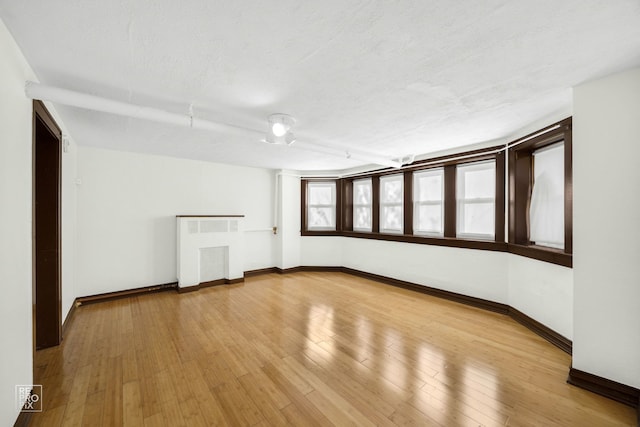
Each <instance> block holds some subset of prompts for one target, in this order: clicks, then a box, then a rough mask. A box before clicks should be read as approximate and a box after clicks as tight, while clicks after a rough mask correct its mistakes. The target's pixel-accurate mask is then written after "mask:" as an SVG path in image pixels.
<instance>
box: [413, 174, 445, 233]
mask: <svg viewBox="0 0 640 427" xmlns="http://www.w3.org/2000/svg"><path fill="white" fill-rule="evenodd" d="M443 196H444V169H443V168H437V169H431V170H427V171H422V172H414V174H413V233H414V234H420V235H433V236H442V235H443V232H444V203H443Z"/></svg>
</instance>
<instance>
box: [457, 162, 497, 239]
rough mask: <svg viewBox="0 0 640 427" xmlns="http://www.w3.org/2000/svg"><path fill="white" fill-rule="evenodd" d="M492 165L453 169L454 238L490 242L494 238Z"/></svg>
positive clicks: (494, 163)
mask: <svg viewBox="0 0 640 427" xmlns="http://www.w3.org/2000/svg"><path fill="white" fill-rule="evenodd" d="M495 205H496V162H495V161H494V160H491V161H488V162H487V161H483V162H476V163H467V164H462V165H458V166H457V167H456V212H457V220H456V224H457V227H456V236H458V237H463V238H465V237H466V238H475V239H493V238H494V236H495V210H496V207H495Z"/></svg>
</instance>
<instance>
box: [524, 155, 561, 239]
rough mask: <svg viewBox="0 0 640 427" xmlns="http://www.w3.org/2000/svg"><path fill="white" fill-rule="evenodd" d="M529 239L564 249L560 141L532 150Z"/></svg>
mask: <svg viewBox="0 0 640 427" xmlns="http://www.w3.org/2000/svg"><path fill="white" fill-rule="evenodd" d="M529 240H531V244H534V245H537V246H548V247H552V248H558V249H564V143H558V144H553V145H550V146H547V147H544V148H541V149H539V150H536V151H534V152H533V190H532V192H531V205H530V207H529Z"/></svg>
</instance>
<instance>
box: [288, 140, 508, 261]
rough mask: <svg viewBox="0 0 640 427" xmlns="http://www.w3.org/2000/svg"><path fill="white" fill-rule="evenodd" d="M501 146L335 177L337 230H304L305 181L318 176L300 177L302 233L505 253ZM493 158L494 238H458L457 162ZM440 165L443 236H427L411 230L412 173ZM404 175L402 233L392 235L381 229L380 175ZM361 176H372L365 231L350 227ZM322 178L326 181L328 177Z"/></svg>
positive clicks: (503, 155)
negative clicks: (355, 184)
mask: <svg viewBox="0 0 640 427" xmlns="http://www.w3.org/2000/svg"><path fill="white" fill-rule="evenodd" d="M504 148H505V147H504V145H501V146H492V147H488V148H483V149H478V150H472V151H466V152H462V153H457V154H454V155H447V156H441V157H435V158H431V159H428V160H421V161H417V162H415V163H413V164H412V165H411V166H408V167H405V168H403V169H402V170H401V171H398V169H392V168H385V169H380V170H376V171H372V172H368V173H362V174H356V175H354V176H349V177H344V178H338V177H336V178H334V181H335V182H336V183H337V190H338V192H337V194H338V200H337V203H338V207H337V209H338V212H340V213H341V215H339V218H337V227H338V229H337V230H336V231H313V230H308V229H307V226H306V224H307V219H306V187H307V183H308V182H311V181H314V180H317V178H303V179H301V216H302V221H301V231H300V234H301V235H302V236H344V237H355V238H362V239H374V240H387V241H396V242H406V243H416V244H427V245H436V246H447V247H458V248H468V249H481V250H489V251H499V252H505V251H506V250H507V244H506V242H505V233H504V230H505V226H504V224H505V215H504V214H505V194H506V193H505V166H506V164H505V151H504ZM491 159H495V160H496V216H495V220H496V236H495V240H476V239H461V238H457V237H456V200H455V176H456V170H455V168H456V165H457V164H459V163H468V162H471V161H480V160H491ZM434 168H443V169H444V180H445V184H444V185H445V189H444V191H445V194H444V202H443V203H444V205H445V207H444V209H445V214H444V233H443V234H444V235H443V236H427V235H421V234H414V233H413V197H412V196H413V172H420V171H424V170H429V169H434ZM399 173H402V174H404V184H403V187H404V196H403V202H404V208H403V211H404V212H403V214H404V215H403V216H404V220H403V223H404V232H403V233H402V234H391V233H381V232H380V208H379V206H380V205H379V196H380V194H379V193H380V178H381V177H383V176H386V175H395V174H399ZM363 178H371V184H372V201H373V203H372V204H373V206H372V231H371V232H364V231H358V230H354V229H353V181H354V180H358V179H363ZM321 180H324V181H327V180H328V179H327V178H322V179H321Z"/></svg>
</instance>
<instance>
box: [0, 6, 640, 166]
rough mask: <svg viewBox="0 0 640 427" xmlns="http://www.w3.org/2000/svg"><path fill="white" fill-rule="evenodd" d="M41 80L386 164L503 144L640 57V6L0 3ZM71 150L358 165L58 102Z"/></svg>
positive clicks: (234, 161)
mask: <svg viewBox="0 0 640 427" xmlns="http://www.w3.org/2000/svg"><path fill="white" fill-rule="evenodd" d="M0 18H1V19H2V20H3V21H4V23H5V25H6V26H7V27H8V28H9V30H10V31H11V33H12V34H13V36H14V38H15V39H16V41H17V43H18V45H19V46H20V47H21V49H22V51H23V53H24V54H25V56H26V57H27V60H28V61H29V63H30V64H31V66H32V67H33V69H34V71H35V73H36V75H37V76H38V78H39V79H40V81H41V82H42V83H44V84H47V85H52V86H58V87H63V88H67V89H72V90H76V91H81V92H86V93H90V94H94V95H99V96H103V97H107V98H111V99H117V100H121V101H127V102H131V103H135V104H141V105H146V106H150V107H154V108H160V109H163V110H167V111H171V112H177V113H184V114H187V113H188V108H189V104H193V106H194V112H195V115H196V116H198V117H201V118H205V119H208V120H212V121H216V122H222V123H228V124H233V125H237V126H241V127H246V128H251V129H266V118H267V116H268V115H269V114H271V113H274V112H283V113H288V114H291V115H293V116H294V117H296V119H297V124H296V128H295V133H296V135H297V137H298V139H299V140H300V141H308V142H312V143H317V144H324V145H332V146H339V147H343V148H344V149H345V150H346V149H356V150H357V149H359V150H361V151H366V152H370V153H374V154H378V155H384V156H386V157H389V158H393V157H399V156H403V155H407V154H417V155H420V154H424V153H430V152H435V151H440V150H444V149H450V148H454V147H462V146H465V145H471V144H475V143H479V142H483V141H488V140H493V139H500V138H505V137H508V136H510V135H512V134H513V133H514V132H516V131H517V130H518V129H520V128H522V127H524V126H526V125H528V124H530V123H532V122H534V121H536V120H539V119H540V118H542V117H545V116H548V115H549V114H551V113H553V112H555V111H559V110H564V111H570V108H571V87H572V86H575V85H576V84H579V83H581V82H584V81H587V80H590V79H593V78H597V77H600V76H604V75H606V74H610V73H613V72H616V71H620V70H623V69H626V68H630V67H633V66H639V65H640V2H638V1H637V0H615V1H611V0H603V1H599V0H563V1H558V0H553V1H550V0H541V1H534V0H530V1H523V0H489V1H481V2H479V1H470V0H465V1H455V2H452V1H442V0H441V1H417V0H416V1H363V0H351V1H348V2H345V1H338V0H330V1H328V0H325V1H319V2H311V1H282V0H280V1H275V0H269V1H260V2H253V1H251V2H249V1H227V2H221V1H211V0H187V1H180V2H176V1H171V0H160V1H143V0H131V1H124V0H123V1H93V0H91V1H88V0H49V1H38V0H21V1H11V0H0ZM57 108H58V111H59V113H60V115H61V117H62V119H63V121H64V122H65V124H66V126H67V128H68V129H69V131H70V133H71V136H72V137H73V138H74V140H76V141H77V142H78V143H79V144H81V145H91V146H100V147H107V148H115V149H122V150H128V151H140V152H151V153H158V154H166V155H173V156H178V157H187V158H197V159H203V160H211V161H216V162H226V163H232V164H243V165H250V166H260V167H272V168H287V169H299V170H313V169H316V170H317V169H344V168H350V167H355V166H359V165H361V164H362V163H363V162H359V161H356V160H353V159H346V158H341V157H334V156H329V155H323V154H315V153H311V152H309V151H305V150H301V149H296V148H295V146H292V147H274V146H269V145H267V144H264V143H261V142H260V141H259V140H257V139H256V137H255V135H253V134H248V135H247V136H243V135H237V134H228V135H227V134H222V133H212V132H206V131H197V130H192V129H188V128H179V127H174V126H170V125H159V124H156V123H151V122H145V121H142V120H138V119H129V118H123V117H118V116H113V115H109V114H105V113H97V112H92V111H86V110H80V109H77V108H72V107H64V106H59V107H57Z"/></svg>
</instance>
